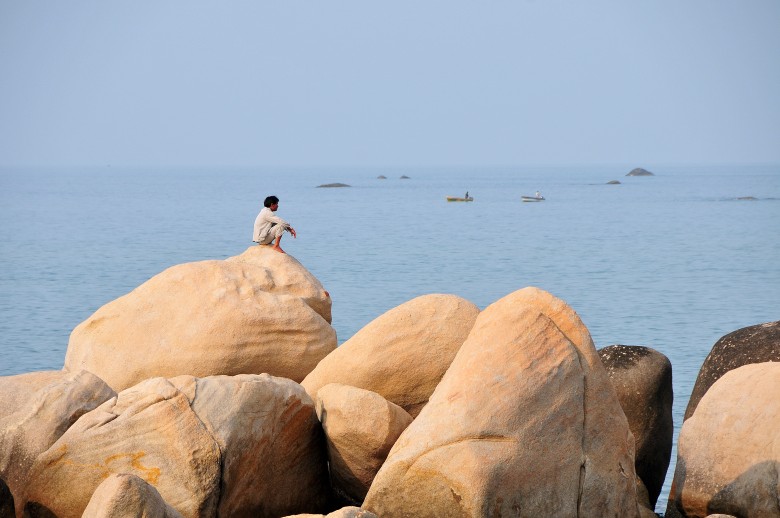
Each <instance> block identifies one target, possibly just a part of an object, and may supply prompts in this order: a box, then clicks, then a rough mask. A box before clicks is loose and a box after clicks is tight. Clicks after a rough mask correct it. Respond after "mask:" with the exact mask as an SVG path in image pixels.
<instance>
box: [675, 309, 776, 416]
mask: <svg viewBox="0 0 780 518" xmlns="http://www.w3.org/2000/svg"><path fill="white" fill-rule="evenodd" d="M761 362H780V321H776V322H767V323H765V324H758V325H755V326H749V327H743V328H742V329H738V330H736V331H734V332H732V333H729V334H727V335H725V336H723V337H721V338H720V340H718V341H717V342H715V345H713V346H712V350H711V351H710V354H709V355H708V356H707V358H706V359H705V360H704V363H703V364H702V366H701V369H699V375H698V376H697V377H696V384H695V385H694V386H693V391H692V392H691V398H690V399H689V400H688V407H687V408H686V409H685V417H684V419H688V418H689V417H691V416H692V415H693V412H694V411H695V410H696V405H698V404H699V400H700V399H701V398H702V397H703V396H704V394H705V393H706V392H707V390H709V388H710V387H711V386H712V384H713V383H715V382H716V381H717V380H718V379H719V378H720V377H721V376H723V375H724V374H726V373H727V372H729V371H730V370H733V369H736V368H738V367H742V366H743V365H748V364H751V363H761Z"/></svg>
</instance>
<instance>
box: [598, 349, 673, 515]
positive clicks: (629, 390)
mask: <svg viewBox="0 0 780 518" xmlns="http://www.w3.org/2000/svg"><path fill="white" fill-rule="evenodd" d="M598 353H599V357H600V358H601V361H602V362H603V363H604V366H605V367H606V369H607V374H609V380H610V381H611V382H612V386H613V387H614V388H615V391H616V392H617V396H618V400H619V401H620V406H621V408H622V409H623V413H625V414H626V418H627V419H628V427H629V429H630V430H631V433H632V434H633V435H634V440H635V441H636V443H635V444H636V446H635V451H636V453H635V455H634V467H635V469H636V474H637V476H638V477H639V478H640V479H641V480H642V482H643V484H644V486H645V488H646V489H647V494H648V504H649V507H650V508H651V509H653V508H655V504H656V502H657V501H658V495H660V494H661V489H662V487H663V484H664V479H665V478H666V470H667V469H668V468H669V461H670V460H671V454H672V442H673V435H674V424H673V421H672V402H673V399H674V397H673V390H672V364H671V362H670V361H669V359H668V358H667V357H666V356H664V355H663V354H661V353H660V352H658V351H656V350H654V349H651V348H649V347H643V346H638V345H610V346H609V347H604V348H603V349H599V351H598Z"/></svg>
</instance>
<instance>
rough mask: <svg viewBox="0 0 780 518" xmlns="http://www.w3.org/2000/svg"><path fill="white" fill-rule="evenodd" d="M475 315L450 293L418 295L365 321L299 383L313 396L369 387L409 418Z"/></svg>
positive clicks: (476, 310)
mask: <svg viewBox="0 0 780 518" xmlns="http://www.w3.org/2000/svg"><path fill="white" fill-rule="evenodd" d="M478 314H479V308H477V306H475V305H474V304H472V303H471V302H469V301H467V300H465V299H463V298H460V297H457V296H455V295H440V294H433V295H424V296H421V297H417V298H415V299H412V300H410V301H408V302H405V303H404V304H401V305H400V306H397V307H395V308H393V309H391V310H390V311H388V312H386V313H384V314H383V315H381V316H379V317H378V318H376V319H375V320H374V321H372V322H371V323H369V324H368V325H366V326H365V327H364V328H362V329H361V330H360V331H358V332H357V333H356V334H355V335H354V336H353V337H352V338H350V339H349V340H347V341H346V342H344V343H343V344H341V346H339V348H338V349H336V350H335V351H333V352H332V353H330V354H329V355H328V356H327V357H326V358H325V359H324V360H322V361H321V362H320V363H319V365H317V367H316V368H315V369H314V370H313V371H312V372H311V373H310V374H309V375H308V376H306V378H305V379H304V380H303V382H302V383H301V384H302V385H303V386H304V388H305V389H306V391H307V392H308V393H309V395H310V396H311V397H312V399H316V397H317V391H318V390H319V389H320V387H323V386H325V385H327V384H328V383H341V384H343V385H350V386H353V387H358V388H362V389H366V390H370V391H372V392H376V393H377V394H379V395H381V396H382V397H384V398H385V399H387V400H388V401H392V402H393V403H395V404H396V405H398V406H400V407H401V408H403V409H404V410H406V411H407V412H409V414H411V415H412V417H414V416H416V415H417V414H418V413H419V412H420V410H421V409H422V407H423V406H425V404H426V403H427V402H428V397H429V396H430V395H431V393H432V392H433V390H434V389H435V388H436V385H437V384H438V383H439V380H440V379H441V377H442V376H443V375H444V372H445V371H446V370H447V368H449V365H450V362H451V361H452V359H453V358H454V357H455V354H456V353H457V352H458V349H459V348H460V346H461V344H462V343H463V341H464V340H465V339H466V336H468V333H469V331H470V330H471V327H472V326H473V324H474V320H475V319H476V317H477V315H478Z"/></svg>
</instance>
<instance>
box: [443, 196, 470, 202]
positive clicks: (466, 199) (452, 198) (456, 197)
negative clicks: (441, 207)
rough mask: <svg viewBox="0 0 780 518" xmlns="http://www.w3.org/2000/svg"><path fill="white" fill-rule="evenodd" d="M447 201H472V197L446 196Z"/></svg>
mask: <svg viewBox="0 0 780 518" xmlns="http://www.w3.org/2000/svg"><path fill="white" fill-rule="evenodd" d="M447 201H474V197H473V196H469V197H468V198H463V197H458V196H447Z"/></svg>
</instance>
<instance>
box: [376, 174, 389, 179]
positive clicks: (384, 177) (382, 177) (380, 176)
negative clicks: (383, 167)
mask: <svg viewBox="0 0 780 518" xmlns="http://www.w3.org/2000/svg"><path fill="white" fill-rule="evenodd" d="M376 178H377V180H387V176H385V175H383V174H380V175H379V176H377V177H376Z"/></svg>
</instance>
